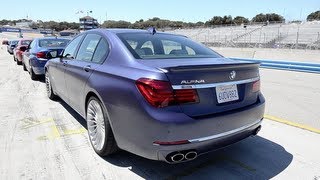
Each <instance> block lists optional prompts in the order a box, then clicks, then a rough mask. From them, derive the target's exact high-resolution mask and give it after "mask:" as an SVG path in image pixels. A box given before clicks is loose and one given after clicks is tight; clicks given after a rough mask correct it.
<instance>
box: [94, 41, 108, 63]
mask: <svg viewBox="0 0 320 180" xmlns="http://www.w3.org/2000/svg"><path fill="white" fill-rule="evenodd" d="M108 53H109V44H108V42H107V41H106V40H105V39H103V38H101V40H100V42H99V44H98V46H97V48H96V50H95V52H94V55H93V58H92V62H95V63H102V62H103V60H104V58H105V57H106V55H107V54H108Z"/></svg>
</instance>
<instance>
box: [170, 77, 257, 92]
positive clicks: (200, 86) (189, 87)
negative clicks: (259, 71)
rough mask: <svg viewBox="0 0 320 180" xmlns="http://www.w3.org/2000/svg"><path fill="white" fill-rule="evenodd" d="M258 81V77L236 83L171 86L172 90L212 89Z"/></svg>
mask: <svg viewBox="0 0 320 180" xmlns="http://www.w3.org/2000/svg"><path fill="white" fill-rule="evenodd" d="M258 80H260V77H254V78H250V79H244V80H238V81H228V82H215V83H209V84H188V85H172V89H175V90H176V89H203V88H213V87H217V86H226V85H233V84H237V85H238V84H245V83H250V82H255V81H258Z"/></svg>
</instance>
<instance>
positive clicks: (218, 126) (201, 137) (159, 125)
mask: <svg viewBox="0 0 320 180" xmlns="http://www.w3.org/2000/svg"><path fill="white" fill-rule="evenodd" d="M264 109H265V99H264V97H263V96H262V94H260V95H259V99H258V101H257V103H255V104H254V105H251V106H249V107H246V108H242V109H239V110H235V111H232V112H228V113H225V114H219V115H216V116H215V115H213V116H208V117H204V118H201V119H193V118H191V117H189V116H186V115H185V114H183V113H173V112H170V113H168V114H166V115H165V117H167V118H168V119H172V118H173V119H175V118H176V119H178V118H179V119H183V118H184V119H185V121H184V122H183V121H181V122H182V123H179V122H175V123H170V122H163V121H162V122H161V121H159V120H158V119H154V118H155V117H156V116H150V115H148V114H147V113H146V112H145V111H143V110H141V112H133V111H132V110H131V109H130V108H119V106H112V107H109V108H108V111H109V110H110V111H111V112H109V113H110V119H111V125H112V128H113V132H114V134H115V138H116V141H117V144H118V146H119V147H120V148H121V149H124V150H127V151H129V152H132V153H134V154H137V155H140V156H143V157H146V158H148V159H153V160H161V161H167V162H168V160H167V159H166V156H167V155H168V154H170V153H172V152H176V151H179V152H180V151H186V150H193V151H196V152H197V153H198V154H203V153H206V152H209V151H212V150H216V149H219V148H222V147H225V146H228V145H230V144H232V143H235V142H238V141H240V140H242V139H244V138H246V137H249V136H251V135H253V134H254V132H255V130H256V129H257V128H258V127H259V126H260V125H261V122H262V119H263V114H264ZM115 111H117V112H115ZM133 114H134V116H132V115H133ZM128 117H130V118H128ZM161 118H163V116H161ZM113 119H114V121H112V120H113ZM185 140H188V141H189V143H188V144H181V145H157V144H154V142H155V141H161V142H174V141H185Z"/></svg>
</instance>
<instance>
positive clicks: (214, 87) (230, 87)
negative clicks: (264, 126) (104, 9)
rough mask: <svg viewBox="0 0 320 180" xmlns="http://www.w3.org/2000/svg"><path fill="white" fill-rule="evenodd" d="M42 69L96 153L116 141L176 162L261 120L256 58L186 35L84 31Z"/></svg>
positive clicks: (246, 132) (251, 129) (247, 132)
mask: <svg viewBox="0 0 320 180" xmlns="http://www.w3.org/2000/svg"><path fill="white" fill-rule="evenodd" d="M51 53H52V54H51V56H55V55H56V54H57V52H56V51H52V52H51ZM49 54H50V53H49ZM45 73H46V86H47V93H48V97H49V98H50V99H53V98H55V97H56V96H57V95H58V96H60V97H61V98H62V99H63V100H64V101H65V102H67V103H68V104H69V105H70V106H71V107H72V108H73V109H75V110H76V111H77V112H78V113H79V114H80V115H81V116H83V117H84V118H85V119H86V120H87V127H88V134H89V139H90V142H91V144H92V146H93V148H94V150H95V151H96V152H97V153H98V154H99V155H101V156H105V155H109V154H112V153H114V152H115V151H116V150H117V149H118V148H120V149H123V150H126V151H129V152H132V153H134V154H137V155H140V156H143V157H146V158H149V159H154V160H161V161H166V162H168V163H177V162H182V161H188V160H193V159H195V158H196V157H197V156H198V155H201V154H204V153H206V152H208V151H211V150H215V149H218V148H221V147H224V146H227V145H229V144H232V143H235V142H238V141H240V140H242V139H244V138H246V137H249V136H251V135H256V134H257V133H258V131H259V130H260V128H261V122H262V119H263V114H264V107H265V105H264V104H265V99H264V97H263V95H262V94H261V92H260V77H259V64H256V63H248V62H242V61H235V60H230V59H227V58H224V57H222V56H221V55H219V54H217V53H216V52H214V51H213V50H211V49H209V48H207V47H205V46H203V45H201V44H198V43H195V42H193V41H191V40H190V39H188V38H186V37H184V36H179V35H172V34H165V33H157V32H155V31H151V32H149V31H145V30H121V29H109V30H103V29H100V30H91V31H87V32H84V33H82V34H80V35H78V36H77V37H75V38H74V39H73V40H72V41H71V42H70V43H69V45H68V46H67V47H66V48H65V50H64V52H63V53H62V54H61V55H60V56H59V57H58V58H55V59H52V60H50V61H48V63H47V64H46V67H45Z"/></svg>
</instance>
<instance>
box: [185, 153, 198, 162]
mask: <svg viewBox="0 0 320 180" xmlns="http://www.w3.org/2000/svg"><path fill="white" fill-rule="evenodd" d="M197 156H198V153H197V152H195V151H189V152H188V153H187V154H186V155H185V156H184V157H185V158H186V160H194V159H195V158H197Z"/></svg>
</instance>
